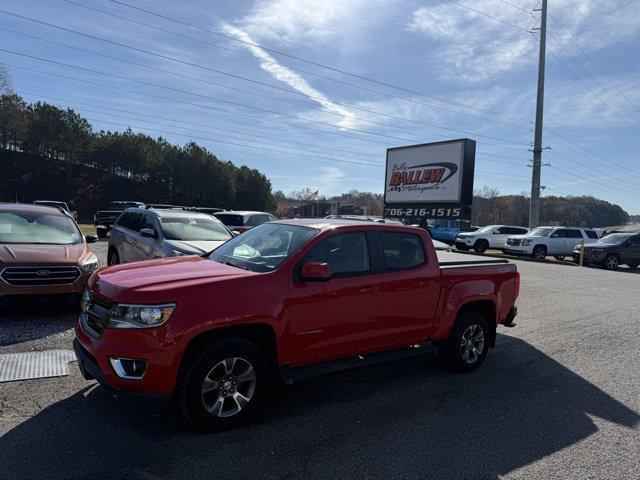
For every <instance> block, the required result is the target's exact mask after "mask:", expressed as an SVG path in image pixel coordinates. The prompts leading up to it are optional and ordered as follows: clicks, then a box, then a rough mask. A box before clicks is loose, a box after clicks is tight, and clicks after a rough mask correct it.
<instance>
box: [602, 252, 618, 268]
mask: <svg viewBox="0 0 640 480" xmlns="http://www.w3.org/2000/svg"><path fill="white" fill-rule="evenodd" d="M618 263H619V262H618V257H617V256H616V255H607V256H606V257H605V259H604V261H603V262H602V265H603V266H604V268H606V269H607V270H615V269H617V268H618Z"/></svg>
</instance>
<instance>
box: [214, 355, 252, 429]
mask: <svg viewBox="0 0 640 480" xmlns="http://www.w3.org/2000/svg"><path fill="white" fill-rule="evenodd" d="M255 389H256V373H255V371H254V370H253V367H252V366H251V364H250V363H249V362H248V361H246V360H245V359H244V358H238V357H230V358H225V359H224V360H223V361H221V362H218V363H217V364H216V366H215V367H213V368H212V369H211V371H210V372H209V373H208V374H207V376H206V377H205V378H204V381H203V382H202V403H203V404H204V407H205V408H206V409H207V411H208V412H209V413H212V414H214V415H216V416H217V417H230V416H231V415H235V414H236V413H238V412H240V410H242V409H243V408H244V406H245V405H247V404H248V403H249V402H250V401H251V398H252V397H253V393H254V392H255Z"/></svg>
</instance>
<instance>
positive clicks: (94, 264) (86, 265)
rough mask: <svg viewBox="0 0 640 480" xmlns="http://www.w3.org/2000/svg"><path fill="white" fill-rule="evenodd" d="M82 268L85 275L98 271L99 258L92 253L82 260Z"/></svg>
mask: <svg viewBox="0 0 640 480" xmlns="http://www.w3.org/2000/svg"><path fill="white" fill-rule="evenodd" d="M80 268H81V269H82V271H83V272H85V273H89V272H93V271H94V270H96V269H97V268H98V257H96V254H95V253H91V254H89V255H87V256H86V257H84V258H83V259H82V260H80Z"/></svg>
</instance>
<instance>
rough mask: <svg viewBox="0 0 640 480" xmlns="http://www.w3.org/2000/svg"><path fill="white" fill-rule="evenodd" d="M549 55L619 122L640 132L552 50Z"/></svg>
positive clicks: (639, 131)
mask: <svg viewBox="0 0 640 480" xmlns="http://www.w3.org/2000/svg"><path fill="white" fill-rule="evenodd" d="M551 38H552V39H553V40H554V41H555V42H556V43H557V44H558V45H560V47H561V48H563V47H562V44H560V43H559V42H558V41H557V40H556V39H555V37H554V36H553V35H552V36H551ZM549 54H550V55H551V56H552V57H553V58H555V59H556V60H557V61H558V63H560V65H562V67H563V68H564V69H565V70H566V71H567V72H569V74H570V75H571V76H572V77H573V78H575V79H576V80H577V81H578V82H580V84H581V85H582V86H583V87H584V88H586V89H587V90H589V91H590V92H591V94H592V95H593V96H595V97H596V98H597V99H598V100H600V102H602V104H603V105H605V106H606V107H607V108H608V109H609V110H610V111H611V112H613V113H614V114H615V115H616V116H617V117H618V118H619V119H620V120H622V121H623V122H624V123H626V124H627V125H628V126H629V127H630V128H632V129H634V130H635V131H636V132H638V133H640V130H638V129H637V128H636V127H635V126H634V125H633V124H632V123H629V122H628V121H627V119H626V118H624V117H623V116H622V115H620V113H618V111H617V110H615V109H614V108H613V107H611V105H609V103H608V102H606V101H605V100H604V99H603V98H602V97H601V96H600V95H598V93H597V92H595V91H594V90H593V89H592V88H591V87H590V86H589V85H588V84H587V83H585V82H584V80H582V78H580V77H579V76H578V75H577V74H576V73H575V72H574V71H573V70H572V69H571V68H570V67H569V66H568V65H566V64H565V62H564V61H563V60H562V59H561V58H560V57H559V56H558V55H556V54H555V53H553V50H549Z"/></svg>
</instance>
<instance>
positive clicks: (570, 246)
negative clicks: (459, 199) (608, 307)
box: [454, 225, 640, 270]
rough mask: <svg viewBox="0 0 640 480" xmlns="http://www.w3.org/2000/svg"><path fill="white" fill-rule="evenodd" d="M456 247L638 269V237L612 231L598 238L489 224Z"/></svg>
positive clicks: (589, 233) (578, 231)
mask: <svg viewBox="0 0 640 480" xmlns="http://www.w3.org/2000/svg"><path fill="white" fill-rule="evenodd" d="M454 244H455V247H456V248H457V249H458V250H461V251H468V250H471V249H473V250H474V251H475V252H476V253H484V252H485V251H487V250H488V249H495V250H500V251H502V252H503V253H507V254H512V255H523V256H530V257H533V258H535V259H537V260H543V259H545V258H546V257H547V256H553V257H555V258H556V259H558V260H563V259H565V258H566V257H570V258H572V259H573V261H575V262H576V263H579V262H580V257H581V255H582V261H583V263H584V264H596V265H601V266H603V267H606V268H608V269H610V270H615V269H616V268H618V266H620V265H627V266H628V267H629V268H637V267H638V266H639V265H640V234H638V233H636V232H613V233H609V234H607V235H604V236H602V237H600V235H599V232H598V231H597V230H594V229H591V228H583V227H556V226H548V227H537V228H534V229H531V230H528V229H527V228H524V227H518V226H510V225H489V226H486V227H483V228H480V229H478V230H476V231H474V232H467V233H459V234H457V236H456V237H455V242H454Z"/></svg>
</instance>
